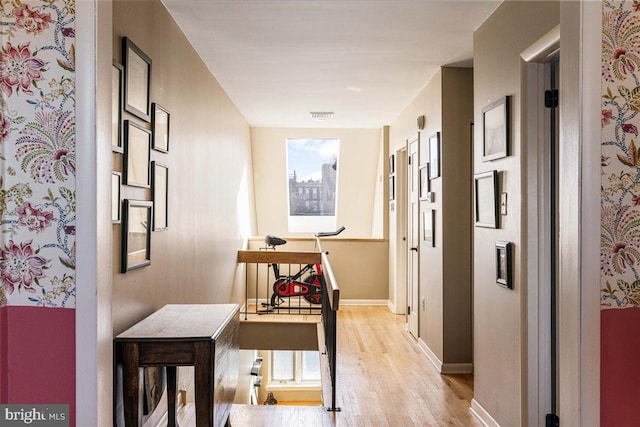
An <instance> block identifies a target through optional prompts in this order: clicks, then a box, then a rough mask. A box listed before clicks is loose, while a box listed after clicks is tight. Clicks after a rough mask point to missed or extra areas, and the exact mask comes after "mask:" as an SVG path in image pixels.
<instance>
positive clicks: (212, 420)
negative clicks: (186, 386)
mask: <svg viewBox="0 0 640 427" xmlns="http://www.w3.org/2000/svg"><path fill="white" fill-rule="evenodd" d="M238 329H239V306H238V304H169V305H165V306H164V307H162V308H161V309H160V310H158V311H156V312H155V313H153V314H151V315H150V316H149V317H147V318H145V319H143V320H141V321H140V322H139V323H137V324H135V325H134V326H132V327H131V328H129V329H127V330H126V331H124V332H123V333H121V334H120V335H118V336H117V337H116V338H115V345H116V355H117V356H116V357H117V359H119V362H121V363H122V371H123V387H124V390H123V398H124V401H123V405H124V419H125V426H126V427H131V426H136V427H137V426H139V425H140V416H141V410H140V409H141V406H142V399H141V398H140V391H141V390H140V389H141V383H142V381H141V379H142V377H141V375H140V369H139V368H140V367H145V366H166V367H167V396H168V409H169V426H170V427H174V426H175V425H176V405H175V399H176V367H177V366H194V370H195V407H196V425H197V426H198V427H222V426H224V425H225V424H226V423H227V420H228V418H229V412H230V411H231V405H232V404H233V398H234V396H235V392H236V386H237V383H238V361H239V347H238Z"/></svg>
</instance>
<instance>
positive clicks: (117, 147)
mask: <svg viewBox="0 0 640 427" xmlns="http://www.w3.org/2000/svg"><path fill="white" fill-rule="evenodd" d="M111 65H112V66H111V151H113V152H115V153H122V152H123V151H124V149H123V148H122V103H123V99H124V84H123V79H124V67H123V66H122V65H121V64H120V63H118V62H117V61H113V62H112V63H111Z"/></svg>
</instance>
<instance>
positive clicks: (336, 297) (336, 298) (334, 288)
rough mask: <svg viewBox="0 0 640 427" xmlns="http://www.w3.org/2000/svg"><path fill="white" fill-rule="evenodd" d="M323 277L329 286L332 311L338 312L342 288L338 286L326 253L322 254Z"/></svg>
mask: <svg viewBox="0 0 640 427" xmlns="http://www.w3.org/2000/svg"><path fill="white" fill-rule="evenodd" d="M322 275H323V276H324V282H325V284H326V286H327V295H328V296H329V304H330V305H331V310H333V311H338V307H339V305H340V287H339V286H338V281H337V280H336V276H334V275H333V270H332V269H331V264H329V258H328V257H327V254H326V253H324V252H323V253H322Z"/></svg>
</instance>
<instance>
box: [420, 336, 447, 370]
mask: <svg viewBox="0 0 640 427" xmlns="http://www.w3.org/2000/svg"><path fill="white" fill-rule="evenodd" d="M418 347H419V348H420V350H422V352H423V353H424V355H425V356H427V359H429V362H431V363H432V364H433V366H435V367H436V369H437V370H438V372H439V373H441V374H442V373H443V372H442V361H441V360H440V359H439V358H438V356H436V354H435V353H434V352H433V351H431V349H430V348H429V346H428V345H427V343H426V342H424V341H423V340H422V338H418Z"/></svg>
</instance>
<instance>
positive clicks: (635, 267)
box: [600, 0, 640, 309]
mask: <svg viewBox="0 0 640 427" xmlns="http://www.w3.org/2000/svg"><path fill="white" fill-rule="evenodd" d="M602 7H603V12H602V117H601V126H602V164H601V166H602V172H601V194H602V196H601V217H602V220H601V230H600V232H601V238H600V242H601V248H600V271H601V274H600V276H601V283H602V290H601V294H600V296H601V298H600V301H601V307H602V308H603V309H609V308H626V307H640V139H639V138H638V128H640V116H639V115H638V113H640V1H639V0H626V1H607V0H605V1H603V6H602Z"/></svg>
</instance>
